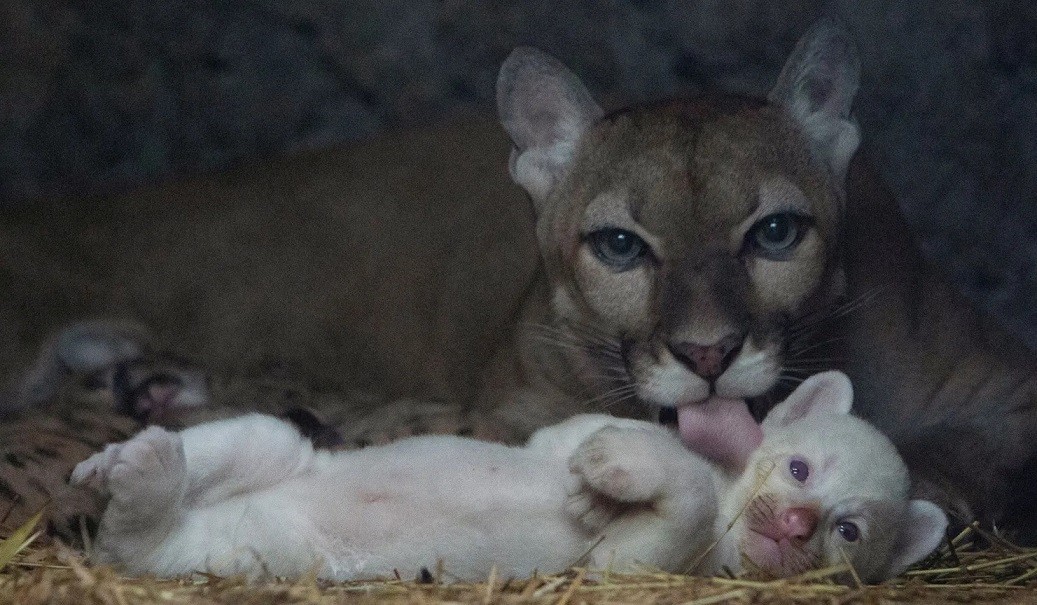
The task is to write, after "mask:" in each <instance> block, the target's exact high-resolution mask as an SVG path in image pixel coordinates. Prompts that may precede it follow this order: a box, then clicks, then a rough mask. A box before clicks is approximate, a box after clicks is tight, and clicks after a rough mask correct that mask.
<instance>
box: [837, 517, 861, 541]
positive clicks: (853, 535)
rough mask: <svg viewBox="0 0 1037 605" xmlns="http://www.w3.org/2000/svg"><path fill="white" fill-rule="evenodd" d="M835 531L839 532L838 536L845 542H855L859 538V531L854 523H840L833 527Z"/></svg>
mask: <svg viewBox="0 0 1037 605" xmlns="http://www.w3.org/2000/svg"><path fill="white" fill-rule="evenodd" d="M835 530H836V531H837V532H839V535H840V536H842V537H843V540H846V541H847V542H856V541H857V540H860V538H861V530H860V529H859V528H858V527H857V525H856V524H855V523H851V522H849V521H840V522H839V524H838V525H836V526H835Z"/></svg>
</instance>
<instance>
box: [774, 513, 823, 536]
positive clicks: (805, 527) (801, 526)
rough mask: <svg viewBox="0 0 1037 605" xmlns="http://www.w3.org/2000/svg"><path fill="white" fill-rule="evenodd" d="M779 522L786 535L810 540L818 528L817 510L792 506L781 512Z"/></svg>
mask: <svg viewBox="0 0 1037 605" xmlns="http://www.w3.org/2000/svg"><path fill="white" fill-rule="evenodd" d="M779 522H780V526H781V532H782V533H783V534H785V537H787V538H798V539H800V540H809V539H810V536H812V535H814V530H815V529H817V512H816V511H814V509H812V508H799V507H797V508H790V509H788V510H786V511H785V512H784V513H782V514H781V518H780V519H779Z"/></svg>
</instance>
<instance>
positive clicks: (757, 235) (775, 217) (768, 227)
mask: <svg viewBox="0 0 1037 605" xmlns="http://www.w3.org/2000/svg"><path fill="white" fill-rule="evenodd" d="M812 225H813V220H812V219H811V218H810V217H809V216H804V215H802V214H796V213H794V212H778V213H775V214H769V215H767V216H765V217H763V218H762V219H760V220H759V221H757V222H756V224H754V225H753V226H752V227H750V228H749V232H748V233H746V234H745V248H746V250H747V251H749V252H753V253H755V254H757V255H759V256H762V257H764V258H768V259H770V260H785V259H786V258H788V255H789V254H790V253H791V252H792V251H793V250H795V249H796V246H798V245H799V243H800V242H801V241H803V236H804V235H806V233H807V231H808V230H809V229H810V227H811V226H812Z"/></svg>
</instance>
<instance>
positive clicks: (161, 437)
mask: <svg viewBox="0 0 1037 605" xmlns="http://www.w3.org/2000/svg"><path fill="white" fill-rule="evenodd" d="M185 479H186V465H185V460H184V449H183V442H182V440H181V438H180V436H179V435H178V434H176V433H170V432H169V431H166V430H165V429H163V428H160V427H157V426H152V427H149V428H147V429H145V430H144V431H142V432H140V433H138V434H137V435H136V436H135V437H134V438H133V439H130V440H129V441H126V442H124V443H117V444H113V445H109V446H108V447H106V448H105V449H104V451H102V452H100V453H98V454H94V455H93V456H91V457H90V458H88V459H87V460H86V461H84V462H81V463H80V464H79V465H77V466H76V468H75V469H74V470H73V471H72V476H71V478H70V482H71V483H73V484H75V485H86V486H89V487H92V488H94V489H97V490H100V491H102V492H106V493H110V494H111V496H112V499H113V501H115V502H124V503H125V502H129V501H133V502H134V503H136V504H135V505H137V506H139V505H141V504H143V503H144V502H148V503H151V504H152V505H156V504H160V503H164V504H170V503H173V502H174V501H175V500H176V498H177V496H178V495H179V493H180V492H181V490H182V488H183V484H184V482H185Z"/></svg>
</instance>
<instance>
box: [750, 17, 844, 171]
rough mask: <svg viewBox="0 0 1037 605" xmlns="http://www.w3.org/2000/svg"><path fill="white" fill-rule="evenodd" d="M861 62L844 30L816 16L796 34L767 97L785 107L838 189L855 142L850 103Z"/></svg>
mask: <svg viewBox="0 0 1037 605" xmlns="http://www.w3.org/2000/svg"><path fill="white" fill-rule="evenodd" d="M860 72H861V64H860V57H858V55H857V48H856V46H855V45H854V43H853V40H851V39H850V36H849V34H848V33H847V32H846V30H844V29H843V28H842V27H841V26H840V25H838V24H837V23H836V22H835V21H832V20H831V19H827V18H825V19H821V20H820V21H818V22H817V23H815V24H814V26H813V27H811V28H810V30H809V31H807V33H806V34H804V35H803V37H802V38H800V40H799V43H798V44H796V48H795V50H793V51H792V54H791V55H790V56H789V58H788V60H787V61H786V62H785V67H784V68H783V69H782V70H781V75H779V76H778V82H777V84H775V85H774V90H772V91H771V93H770V94H769V95H768V96H767V99H768V100H769V101H770V102H772V103H775V104H777V105H781V106H783V107H785V108H786V109H787V110H788V111H789V113H791V114H792V117H793V118H794V119H795V120H796V122H797V123H799V126H800V128H802V130H803V133H804V134H806V136H807V138H808V139H809V140H810V144H811V147H812V149H811V151H812V152H813V153H814V157H816V158H817V159H818V160H819V161H822V162H824V163H825V165H827V166H828V168H829V170H831V172H832V175H833V176H834V177H835V182H836V183H838V186H839V187H840V188H841V187H843V186H844V183H845V181H846V168H847V166H848V165H849V163H850V159H852V158H853V154H854V153H856V151H857V146H858V145H859V144H860V140H861V137H860V132H859V130H858V129H857V125H856V124H855V123H854V122H853V120H852V119H851V118H850V106H851V105H852V104H853V97H854V95H855V94H857V87H858V85H859V84H860Z"/></svg>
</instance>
